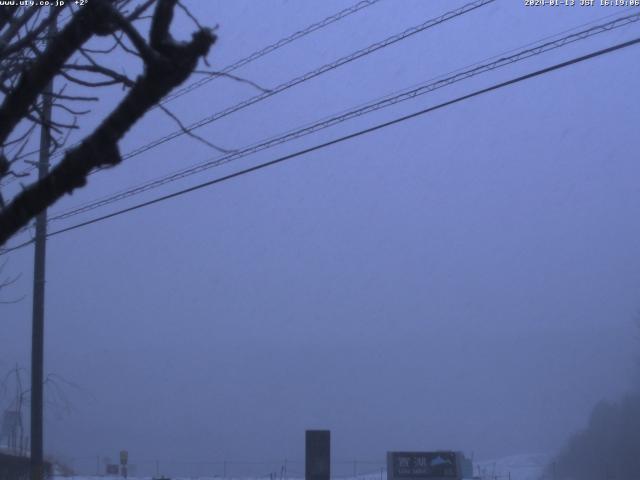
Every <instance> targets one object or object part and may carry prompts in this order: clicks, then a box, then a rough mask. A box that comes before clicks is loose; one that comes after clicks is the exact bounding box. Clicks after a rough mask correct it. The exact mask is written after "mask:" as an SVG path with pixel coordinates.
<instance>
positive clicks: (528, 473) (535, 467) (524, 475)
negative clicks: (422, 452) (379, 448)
mask: <svg viewBox="0 0 640 480" xmlns="http://www.w3.org/2000/svg"><path fill="white" fill-rule="evenodd" d="M549 459H550V457H549V455H546V454H520V455H512V456H509V457H504V458H500V459H496V460H482V461H477V462H474V475H475V477H476V478H478V477H479V478H482V479H483V480H508V479H510V480H542V479H543V477H544V469H545V467H546V465H547V464H548V462H549ZM63 478H64V479H66V480H98V479H102V480H108V479H113V480H117V479H118V478H120V477H95V476H73V477H54V478H53V480H63ZM267 478H268V477H267ZM379 478H380V474H375V475H373V474H372V475H359V476H357V477H352V478H344V477H341V478H340V480H378V479H379ZM383 478H386V472H385V474H384V476H383ZM129 480H151V477H129ZM171 480H265V477H260V478H254V477H246V478H245V477H243V478H239V477H235V478H228V479H226V478H222V477H200V478H198V479H195V478H193V477H172V479H171ZM278 480H279V479H278ZM287 480H303V479H299V478H294V477H287Z"/></svg>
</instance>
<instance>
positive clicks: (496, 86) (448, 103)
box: [0, 37, 640, 255]
mask: <svg viewBox="0 0 640 480" xmlns="http://www.w3.org/2000/svg"><path fill="white" fill-rule="evenodd" d="M638 43H640V37H637V38H635V39H633V40H629V41H626V42H622V43H618V44H616V45H613V46H611V47H607V48H604V49H601V50H597V51H595V52H592V53H589V54H586V55H582V56H580V57H575V58H573V59H571V60H567V61H565V62H561V63H557V64H555V65H552V66H550V67H546V68H542V69H540V70H536V71H534V72H531V73H527V74H525V75H521V76H519V77H516V78H513V79H511V80H507V81H505V82H501V83H497V84H494V85H492V86H490V87H486V88H483V89H480V90H476V91H474V92H472V93H469V94H466V95H462V96H460V97H457V98H455V99H453V100H449V101H446V102H443V103H440V104H438V105H435V106H432V107H428V108H425V109H422V110H419V111H417V112H414V113H411V114H408V115H404V116H401V117H398V118H395V119H393V120H389V121H387V122H383V123H380V124H378V125H375V126H373V127H369V128H365V129H363V130H359V131H357V132H354V133H351V134H349V135H344V136H342V137H338V138H335V139H333V140H330V141H328V142H324V143H321V144H317V145H314V146H313V147H309V148H305V149H302V150H298V151H297V152H294V153H291V154H288V155H284V156H282V157H278V158H276V159H274V160H270V161H268V162H264V163H261V164H259V165H255V166H253V167H249V168H245V169H243V170H239V171H237V172H234V173H231V174H229V175H225V176H223V177H219V178H216V179H213V180H209V181H207V182H204V183H200V184H198V185H195V186H192V187H189V188H185V189H183V190H179V191H177V192H174V193H170V194H168V195H164V196H162V197H158V198H155V199H153V200H149V201H147V202H143V203H139V204H137V205H134V206H132V207H128V208H124V209H122V210H118V211H116V212H113V213H110V214H107V215H102V216H100V217H97V218H93V219H91V220H87V221H85V222H81V223H78V224H75V225H72V226H70V227H67V228H63V229H60V230H56V231H54V232H51V233H49V234H48V235H47V237H53V236H55V235H59V234H62V233H66V232H69V231H71V230H76V229H78V228H82V227H86V226H88V225H92V224H94V223H98V222H101V221H103V220H107V219H109V218H113V217H116V216H119V215H122V214H124V213H128V212H132V211H134V210H138V209H141V208H144V207H147V206H149V205H153V204H156V203H160V202H163V201H165V200H169V199H171V198H175V197H178V196H182V195H185V194H187V193H191V192H193V191H196V190H200V189H202V188H205V187H210V186H213V185H216V184H218V183H222V182H225V181H227V180H231V179H233V178H236V177H240V176H242V175H246V174H248V173H252V172H255V171H258V170H262V169H265V168H267V167H271V166H274V165H277V164H279V163H283V162H285V161H287V160H291V159H294V158H298V157H301V156H303V155H306V154H308V153H312V152H315V151H318V150H321V149H324V148H327V147H329V146H332V145H336V144H338V143H342V142H345V141H347V140H351V139H353V138H357V137H360V136H363V135H366V134H368V133H372V132H375V131H378V130H381V129H383V128H386V127H390V126H392V125H396V124H399V123H402V122H405V121H407V120H410V119H413V118H416V117H420V116H422V115H426V114H427V113H431V112H434V111H436V110H440V109H442V108H445V107H448V106H451V105H454V104H457V103H460V102H463V101H465V100H469V99H471V98H474V97H477V96H480V95H483V94H485V93H489V92H493V91H496V90H499V89H501V88H505V87H508V86H510V85H514V84H517V83H520V82H523V81H525V80H529V79H531V78H535V77H539V76H542V75H545V74H547V73H550V72H553V71H556V70H560V69H563V68H566V67H569V66H571V65H575V64H577V63H581V62H585V61H587V60H590V59H592V58H596V57H600V56H603V55H606V54H609V53H612V52H614V51H617V50H622V49H624V48H628V47H631V46H633V45H637V44H638ZM31 243H33V240H29V241H27V242H24V243H22V244H20V245H17V246H15V247H12V248H7V249H5V250H3V251H2V252H0V255H5V254H7V253H10V252H13V251H15V250H18V249H20V248H23V247H25V246H27V245H30V244H31Z"/></svg>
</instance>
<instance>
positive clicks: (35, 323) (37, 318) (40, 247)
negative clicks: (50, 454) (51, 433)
mask: <svg viewBox="0 0 640 480" xmlns="http://www.w3.org/2000/svg"><path fill="white" fill-rule="evenodd" d="M55 32H56V25H55V19H54V20H53V21H52V23H51V25H50V26H49V37H51V36H53V35H54V34H55ZM49 41H50V40H49ZM52 94H53V81H51V82H49V83H48V84H47V86H46V87H45V89H44V90H43V91H42V125H41V126H40V156H39V158H38V179H42V178H43V177H45V176H46V175H47V173H49V153H50V149H51V107H52V103H53V99H52ZM46 240H47V210H46V209H45V210H43V211H42V212H41V213H40V214H38V216H37V217H36V238H35V254H34V260H33V316H32V330H31V455H30V457H31V480H43V479H44V462H43V450H44V449H43V428H42V424H43V397H44V287H45V280H46V277H45V265H46V260H45V256H46Z"/></svg>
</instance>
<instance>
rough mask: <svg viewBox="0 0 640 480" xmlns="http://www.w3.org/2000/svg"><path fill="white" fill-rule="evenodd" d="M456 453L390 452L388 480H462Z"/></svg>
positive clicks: (388, 455) (388, 456)
mask: <svg viewBox="0 0 640 480" xmlns="http://www.w3.org/2000/svg"><path fill="white" fill-rule="evenodd" d="M457 457H458V456H457V455H456V452H451V451H448V452H445V451H442V452H389V453H387V479H388V480H404V479H406V480H420V479H424V480H436V479H443V480H447V479H455V478H461V476H460V474H459V471H460V468H459V465H458V458H457Z"/></svg>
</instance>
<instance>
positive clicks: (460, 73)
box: [51, 13, 640, 221]
mask: <svg viewBox="0 0 640 480" xmlns="http://www.w3.org/2000/svg"><path fill="white" fill-rule="evenodd" d="M638 20H640V13H636V14H632V15H627V16H624V17H620V18H617V19H614V20H612V21H610V22H607V23H605V24H601V25H596V26H594V27H591V28H589V29H586V30H582V31H580V32H577V33H574V34H571V35H567V36H565V37H562V38H560V39H556V40H553V41H549V42H545V43H542V44H539V45H536V46H534V47H532V48H527V49H524V50H520V51H517V52H516V53H515V54H513V55H509V56H506V57H504V56H498V57H494V58H497V59H496V60H493V61H490V62H488V63H485V64H479V65H478V64H476V66H474V67H473V68H471V69H468V70H457V71H456V73H454V74H453V75H449V76H446V75H447V74H445V75H443V76H441V77H438V78H439V80H437V81H434V82H430V83H426V84H422V85H420V86H418V87H415V88H412V89H410V90H405V91H403V92H401V93H399V94H397V95H394V96H388V97H385V98H383V99H382V100H378V101H374V102H370V103H368V104H365V105H363V106H360V107H357V108H355V109H352V110H349V111H347V112H345V113H342V114H339V115H335V116H332V117H328V118H325V119H323V120H320V121H318V122H315V123H312V124H309V125H306V126H304V127H301V128H298V129H296V130H292V131H289V132H287V133H285V134H282V135H279V136H275V137H271V138H269V139H267V140H265V141H262V142H259V143H255V144H252V145H249V146H247V147H245V148H243V149H241V150H239V151H236V152H233V153H231V154H227V155H224V156H222V157H216V158H213V159H210V160H208V161H206V162H203V163H200V164H198V165H196V166H193V167H189V168H186V169H182V170H180V171H178V172H174V173H172V174H170V175H167V176H164V177H161V178H159V179H156V180H152V181H150V182H145V183H144V184H142V185H138V186H136V187H133V188H130V189H127V190H123V191H121V192H118V193H116V194H112V195H110V196H107V197H103V198H102V199H98V200H94V201H91V202H89V203H86V204H84V205H80V206H76V207H74V208H72V209H70V210H67V211H64V212H61V213H58V214H55V215H53V216H52V217H51V221H55V220H63V219H66V218H69V217H72V216H75V215H78V214H81V213H86V212H88V211H91V210H94V209H96V208H99V207H103V206H105V205H109V204H111V203H114V202H117V201H120V200H123V199H125V198H128V197H131V196H134V195H138V194H141V193H143V192H146V191H149V190H152V189H155V188H158V187H160V186H162V185H165V184H167V183H171V182H173V181H176V180H180V179H182V178H185V177H187V176H190V175H194V174H197V173H200V172H203V171H205V170H207V169H209V168H213V167H217V166H220V165H222V164H225V163H228V162H231V161H234V160H238V159H240V158H244V157H246V156H249V155H252V154H254V153H257V152H259V151H262V150H266V149H268V148H272V147H274V146H277V145H281V144H283V143H286V142H289V141H292V140H295V139H298V138H301V137H303V136H306V135H309V134H312V133H315V132H318V131H320V130H323V129H325V128H329V127H331V126H334V125H337V124H339V123H342V122H345V121H348V120H351V119H353V118H356V117H360V116H362V115H365V114H368V113H371V112H374V111H377V110H380V109H383V108H387V107H390V106H392V105H395V104H397V103H400V102H403V101H407V100H411V99H414V98H416V97H418V96H420V95H424V94H427V93H430V92H433V91H434V90H437V89H440V88H443V87H445V86H448V85H451V84H453V83H456V82H459V81H462V80H465V79H468V78H471V77H473V76H476V75H479V74H482V73H486V72H489V71H493V70H495V69H497V68H501V67H504V66H507V65H510V64H512V63H515V62H518V61H522V60H525V59H527V58H531V57H532V56H536V55H540V54H542V53H545V52H548V51H551V50H554V49H557V48H560V47H562V46H565V45H569V44H571V43H574V42H577V41H580V40H584V39H586V38H590V37H592V36H594V35H597V34H600V33H603V32H607V31H610V30H613V29H616V28H620V27H623V26H625V25H628V24H630V23H634V22H637V21H638Z"/></svg>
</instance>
